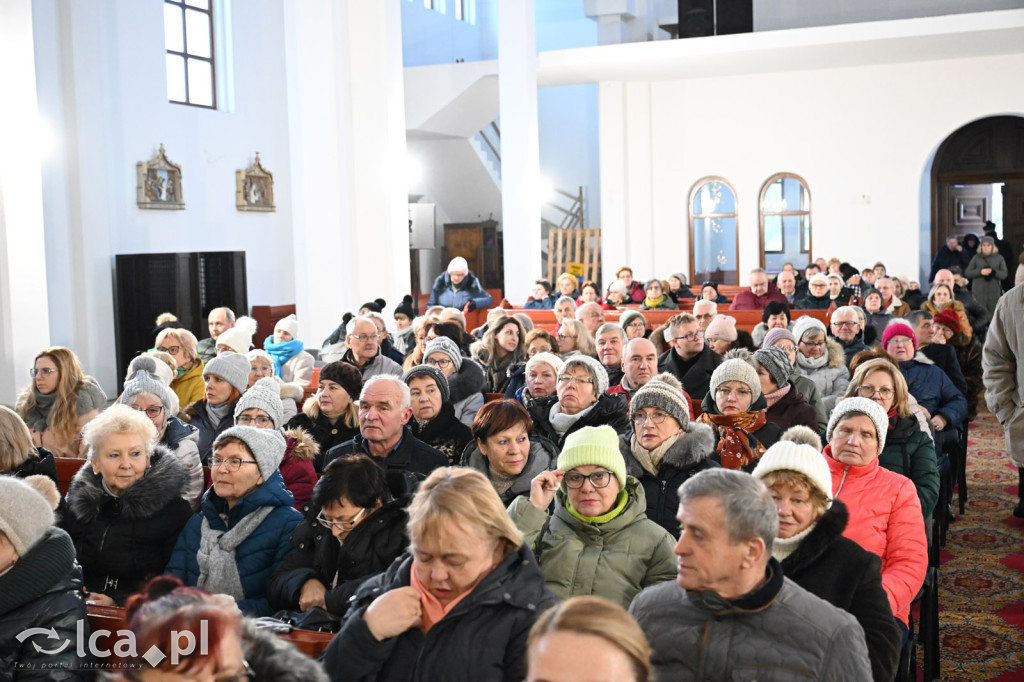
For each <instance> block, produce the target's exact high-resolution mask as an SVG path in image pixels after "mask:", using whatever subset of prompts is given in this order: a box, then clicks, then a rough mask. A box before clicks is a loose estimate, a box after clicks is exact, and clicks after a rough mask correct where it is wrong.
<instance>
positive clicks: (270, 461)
mask: <svg viewBox="0 0 1024 682" xmlns="http://www.w3.org/2000/svg"><path fill="white" fill-rule="evenodd" d="M225 438H237V439H239V440H240V441H242V442H243V443H245V445H246V447H248V448H249V452H251V453H252V457H253V459H255V460H256V466H258V467H259V469H260V476H262V477H263V480H264V481H266V480H268V479H269V478H270V477H271V476H273V475H274V472H275V471H277V468H278V467H279V466H281V460H283V459H284V451H285V448H286V445H285V441H284V436H283V435H281V432H280V431H278V430H277V429H257V428H253V427H251V426H232V427H231V428H230V429H228V430H226V431H224V432H223V433H221V434H220V435H219V436H217V440H216V441H214V443H213V448H214V450H216V449H217V447H218V444H219V443H220V442H221V441H222V440H224V439H225Z"/></svg>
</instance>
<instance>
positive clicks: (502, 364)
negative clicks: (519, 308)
mask: <svg viewBox="0 0 1024 682" xmlns="http://www.w3.org/2000/svg"><path fill="white" fill-rule="evenodd" d="M525 337H526V333H525V332H524V331H523V326H522V325H521V324H519V320H517V319H516V318H514V317H506V316H501V317H499V318H498V319H496V320H495V321H494V324H492V325H491V326H490V328H489V329H488V330H487V332H486V333H485V334H484V337H483V338H482V339H480V341H478V342H477V343H475V344H473V348H472V349H471V352H472V353H473V359H474V360H476V361H477V362H478V363H480V366H481V367H483V368H484V375H485V376H486V377H487V387H486V390H487V392H488V393H504V392H505V388H506V387H507V386H508V381H509V376H508V370H509V368H510V367H511V366H512V365H514V364H515V363H517V362H522V361H523V358H525V357H526V348H525V345H524V340H525Z"/></svg>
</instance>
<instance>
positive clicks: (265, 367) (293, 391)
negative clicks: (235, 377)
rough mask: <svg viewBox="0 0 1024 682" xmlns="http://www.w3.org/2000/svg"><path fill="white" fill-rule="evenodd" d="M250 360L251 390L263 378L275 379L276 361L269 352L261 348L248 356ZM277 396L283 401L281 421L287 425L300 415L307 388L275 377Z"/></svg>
mask: <svg viewBox="0 0 1024 682" xmlns="http://www.w3.org/2000/svg"><path fill="white" fill-rule="evenodd" d="M246 357H247V358H248V359H249V388H252V387H253V384H255V383H256V382H257V381H259V380H260V379H262V378H263V377H274V360H273V358H271V357H270V354H269V353H267V351H265V350H262V349H260V348H256V349H254V350H251V351H249V352H248V353H247V354H246ZM274 381H275V383H276V384H277V395H278V397H279V398H280V399H281V419H283V420H284V421H285V422H286V423H287V422H289V421H291V420H292V418H293V417H294V416H295V415H297V414H298V413H299V407H301V406H302V397H303V396H304V395H305V393H306V387H305V386H303V385H300V384H297V383H295V382H290V383H286V382H284V381H282V380H281V377H274Z"/></svg>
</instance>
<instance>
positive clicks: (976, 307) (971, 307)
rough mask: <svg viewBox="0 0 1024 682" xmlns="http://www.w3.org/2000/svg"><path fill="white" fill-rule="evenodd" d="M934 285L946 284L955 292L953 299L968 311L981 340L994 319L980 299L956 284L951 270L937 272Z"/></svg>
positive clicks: (973, 328)
mask: <svg viewBox="0 0 1024 682" xmlns="http://www.w3.org/2000/svg"><path fill="white" fill-rule="evenodd" d="M932 284H945V285H946V286H948V287H949V288H950V289H951V290H952V291H953V298H955V299H956V300H958V301H960V302H961V303H963V305H964V310H965V311H967V319H968V320H970V322H971V329H972V330H974V333H975V334H977V335H978V338H981V334H982V333H983V332H984V331H985V325H987V324H988V322H989V320H990V319H992V316H991V315H989V312H988V309H987V308H986V307H985V306H983V305H982V304H981V303H979V302H978V299H976V298H974V294H972V293H971V292H970V291H969V290H967V289H966V288H964V287H961V286H960V285H959V284H957V283H956V278H955V277H954V276H953V272H952V271H951V270H939V271H938V272H936V273H935V279H934V280H932Z"/></svg>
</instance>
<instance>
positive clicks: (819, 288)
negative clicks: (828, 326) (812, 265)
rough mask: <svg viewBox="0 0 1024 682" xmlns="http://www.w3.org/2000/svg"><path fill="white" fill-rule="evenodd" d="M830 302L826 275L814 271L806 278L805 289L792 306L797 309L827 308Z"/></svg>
mask: <svg viewBox="0 0 1024 682" xmlns="http://www.w3.org/2000/svg"><path fill="white" fill-rule="evenodd" d="M831 304H832V296H831V293H830V292H829V279H828V275H825V274H823V273H821V272H816V273H815V274H814V275H813V276H811V278H810V279H809V280H807V291H806V293H804V295H803V296H801V297H800V298H799V299H798V300H797V301H796V303H794V305H793V307H794V308H796V309H797V310H828V307H829V305H831Z"/></svg>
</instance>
